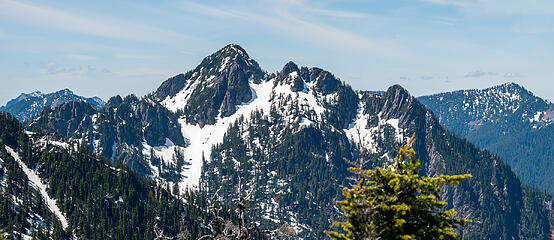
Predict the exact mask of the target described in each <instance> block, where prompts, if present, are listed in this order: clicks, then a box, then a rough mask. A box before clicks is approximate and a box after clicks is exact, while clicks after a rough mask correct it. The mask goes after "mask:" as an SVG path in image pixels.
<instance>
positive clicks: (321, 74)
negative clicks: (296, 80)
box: [310, 68, 340, 95]
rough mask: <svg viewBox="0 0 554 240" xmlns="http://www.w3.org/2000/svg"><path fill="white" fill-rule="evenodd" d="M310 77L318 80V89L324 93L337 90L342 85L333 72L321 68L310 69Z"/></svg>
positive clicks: (312, 79)
mask: <svg viewBox="0 0 554 240" xmlns="http://www.w3.org/2000/svg"><path fill="white" fill-rule="evenodd" d="M310 79H311V81H316V90H317V91H318V92H320V93H322V94H323V95H327V94H330V93H333V92H335V91H336V90H337V89H338V87H339V86H340V81H339V80H338V79H337V78H335V76H333V74H332V73H330V72H327V71H325V70H323V69H321V68H312V69H310Z"/></svg>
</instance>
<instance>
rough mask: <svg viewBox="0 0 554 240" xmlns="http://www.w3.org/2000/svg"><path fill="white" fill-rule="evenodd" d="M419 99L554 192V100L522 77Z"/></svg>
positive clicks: (529, 179) (462, 133) (519, 172)
mask: <svg viewBox="0 0 554 240" xmlns="http://www.w3.org/2000/svg"><path fill="white" fill-rule="evenodd" d="M418 100H419V101H421V102H422V103H423V104H425V106H427V107H428V108H430V109H431V110H433V112H434V113H435V114H436V116H437V118H438V119H439V122H440V123H441V125H443V126H444V127H446V128H447V129H449V130H451V131H453V132H454V133H456V134H458V135H460V136H463V137H465V138H467V139H468V140H469V141H471V142H473V143H475V144H477V145H478V146H480V147H482V148H486V149H489V150H491V151H492V152H494V153H496V154H498V155H499V156H501V157H502V158H503V159H505V160H506V161H507V162H508V163H509V164H510V165H511V166H512V169H513V170H514V171H515V172H516V173H517V175H518V176H519V177H520V178H521V179H522V180H523V181H524V182H526V183H530V184H533V185H536V186H538V187H540V188H542V189H546V190H548V191H550V192H554V104H552V103H550V102H548V101H545V100H544V99H541V98H539V97H537V96H535V95H533V93H531V92H529V91H528V90H526V89H525V88H523V87H522V86H520V85H518V84H516V83H506V84H502V85H499V86H494V87H491V88H487V89H482V90H460V91H454V92H448V93H439V94H434V95H430V96H422V97H419V98H418Z"/></svg>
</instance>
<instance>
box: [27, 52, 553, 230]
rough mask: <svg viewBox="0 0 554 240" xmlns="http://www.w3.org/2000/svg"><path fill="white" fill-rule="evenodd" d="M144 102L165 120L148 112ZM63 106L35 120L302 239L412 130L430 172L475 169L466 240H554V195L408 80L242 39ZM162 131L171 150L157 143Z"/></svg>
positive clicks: (465, 213)
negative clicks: (124, 92) (270, 64)
mask: <svg viewBox="0 0 554 240" xmlns="http://www.w3.org/2000/svg"><path fill="white" fill-rule="evenodd" d="M141 104H144V105H145V106H148V107H147V109H151V110H153V111H152V112H154V113H157V114H154V115H147V114H145V113H144V111H141V107H140V106H141ZM78 105H79V104H73V105H72V104H68V105H67V107H68V108H69V109H71V108H77V107H78ZM85 108H86V107H84V109H85ZM62 109H63V108H56V109H51V111H52V112H49V113H47V111H44V112H43V113H44V114H41V115H40V116H38V117H37V118H35V119H33V121H31V122H30V123H29V125H28V126H27V128H28V129H29V130H30V129H33V128H37V129H47V130H44V131H45V132H51V133H54V135H55V133H58V134H59V136H58V137H59V138H58V139H59V140H61V139H63V140H64V141H68V142H72V141H79V139H89V140H86V141H84V142H85V143H87V144H83V145H87V146H88V149H90V151H92V152H94V153H95V154H96V155H102V156H105V157H107V158H109V159H111V161H113V162H123V163H126V164H127V165H130V166H131V167H132V169H136V170H139V172H140V173H141V174H143V175H146V176H149V177H150V178H153V179H157V180H160V181H158V183H159V184H162V185H163V186H165V187H164V188H165V189H171V190H172V191H171V192H173V193H175V192H179V191H180V192H181V193H183V192H185V190H186V189H187V188H192V189H195V191H199V192H200V193H202V194H204V195H205V196H207V197H208V198H209V199H211V200H210V201H211V203H214V202H216V203H219V204H222V205H224V206H230V207H231V208H236V209H242V208H244V209H246V210H247V211H246V212H245V215H246V218H247V219H249V220H250V221H251V222H250V224H252V225H253V226H256V228H259V229H277V228H279V227H281V226H283V224H287V225H289V226H291V227H292V228H293V229H294V231H295V233H296V234H297V237H298V238H301V239H323V238H325V237H326V235H325V234H324V232H323V230H327V229H329V226H330V225H331V222H333V221H341V220H342V218H343V217H344V216H343V215H342V214H341V212H340V209H338V208H337V207H336V205H335V201H337V200H342V192H341V191H342V189H343V187H349V186H351V185H353V184H354V183H353V181H352V180H351V178H352V177H353V174H352V173H351V172H349V171H348V167H349V166H351V165H352V164H355V163H360V166H361V167H363V168H375V167H377V166H381V167H385V166H388V165H390V164H392V162H393V159H394V157H396V153H397V152H396V151H397V149H399V147H400V146H402V145H404V144H405V143H406V142H407V140H408V137H409V136H411V135H412V134H415V136H416V139H415V143H414V145H413V147H414V149H415V151H416V152H417V158H418V159H420V160H421V164H422V168H421V170H420V174H421V175H424V176H429V177H432V176H438V175H440V174H449V175H456V174H466V173H468V174H471V175H472V176H473V178H471V179H469V180H467V181H464V182H462V183H461V184H460V185H459V186H457V187H448V188H445V189H444V192H443V193H441V195H442V197H443V199H444V200H445V201H446V202H448V206H449V207H452V208H454V209H455V210H456V211H458V212H459V214H460V216H461V217H463V218H467V219H472V220H473V222H472V223H470V224H467V225H466V226H465V227H464V228H462V229H461V232H460V233H461V234H462V235H463V237H464V239H510V238H513V239H546V236H547V234H548V231H549V227H550V225H549V224H550V222H551V220H552V219H551V216H550V215H549V209H551V208H552V196H550V195H549V194H546V193H544V192H541V191H538V190H536V189H534V188H531V187H528V186H526V185H524V184H522V183H521V182H520V181H519V179H518V178H517V177H516V175H515V174H514V173H513V172H512V171H511V169H510V166H508V165H507V164H506V163H504V161H503V160H502V159H501V158H500V157H498V156H497V155H495V154H492V153H490V152H489V151H486V150H481V149H479V148H478V147H476V146H475V145H473V144H471V143H470V142H468V141H466V140H464V139H462V138H460V137H458V136H456V135H455V134H454V133H452V132H449V131H447V130H445V129H444V128H443V127H442V126H441V125H440V124H439V121H438V119H437V118H435V116H434V114H433V112H431V111H430V110H429V109H427V108H426V107H425V106H424V105H423V104H421V103H420V102H419V101H418V100H417V99H416V98H414V97H413V96H411V95H410V94H409V93H408V91H407V90H405V89H404V88H402V87H401V86H399V85H395V86H392V87H390V88H389V89H388V90H387V91H386V92H384V93H383V92H369V91H354V90H353V89H352V88H351V87H350V86H348V85H347V84H345V83H344V82H342V81H341V80H340V79H339V78H337V77H336V76H334V75H333V74H332V73H330V72H328V71H326V70H324V69H321V68H317V67H311V68H308V67H299V66H297V65H296V64H294V63H293V62H289V63H287V64H286V65H285V66H284V67H283V69H282V70H281V71H279V72H278V73H275V74H268V73H266V72H264V71H262V70H261V69H260V67H259V65H258V64H257V63H256V62H255V61H254V60H253V59H251V58H250V57H249V56H248V54H247V53H246V51H244V49H242V48H241V47H240V46H237V45H228V46H226V47H224V48H223V49H221V50H219V51H217V52H216V53H214V54H212V55H210V56H208V57H206V58H205V59H204V60H203V61H202V63H201V64H200V65H199V67H197V68H195V69H193V70H191V71H189V72H187V73H185V74H182V75H181V74H180V75H177V76H175V77H173V78H170V79H168V80H167V81H165V82H163V83H162V85H161V86H160V87H159V88H158V90H157V91H156V92H154V93H153V94H149V95H147V96H145V97H143V98H141V99H138V98H136V97H134V96H128V97H125V98H121V97H115V98H112V99H111V100H110V101H108V104H106V106H105V107H104V108H103V109H100V110H98V111H97V112H90V113H89V112H88V110H82V111H67V112H68V114H63V113H62V111H61V110H62ZM154 109H155V110H154ZM147 112H148V111H147ZM74 113H79V114H76V115H75V116H73V115H71V114H74ZM146 115H147V116H156V117H154V118H148V117H145V116H146ZM62 119H64V120H62ZM67 119H69V120H71V119H74V120H71V121H69V122H75V123H77V122H79V123H81V122H82V123H83V124H75V125H71V126H76V127H72V128H71V129H70V130H64V129H67V128H66V126H63V129H60V127H59V126H60V125H59V124H56V122H63V121H67ZM81 126H85V127H81ZM102 126H104V127H102ZM166 130H167V131H166ZM64 131H65V132H64ZM63 132H64V134H60V133H63ZM149 134H153V136H152V137H150V138H147V137H146V136H148V135H149ZM172 134H173V135H172ZM177 134H179V136H180V137H181V138H182V142H179V141H180V138H179V136H176V135H177ZM141 136H144V137H141ZM112 139H117V140H112ZM163 139H166V143H168V144H165V145H164V146H156V145H155V144H156V143H158V144H159V143H161V142H162V141H159V142H157V141H158V140H163ZM167 139H169V140H170V142H171V143H173V145H172V144H171V143H169V142H168V141H167ZM114 143H115V144H114ZM110 147H112V148H111V149H112V150H111V151H110ZM164 147H166V148H164ZM169 147H171V148H169ZM360 148H362V149H365V150H366V152H367V154H360V153H361V151H359V150H358V149H360ZM113 149H115V151H113ZM168 149H169V151H167V150H168ZM114 153H115V154H114ZM158 153H159V154H158ZM120 156H126V157H124V158H121V157H120ZM153 156H159V157H160V158H159V159H158V158H157V157H153ZM123 159H127V160H123ZM179 159H181V160H179ZM133 162H136V163H140V164H138V165H133V164H132V163H133ZM162 163H163V164H162ZM178 163H182V164H178ZM141 165H142V166H148V167H145V168H144V169H146V170H148V171H146V170H145V171H141V168H140V167H137V166H141ZM176 186H177V187H176ZM173 189H178V190H179V191H173ZM237 199H242V200H240V201H237ZM168 231H169V230H168Z"/></svg>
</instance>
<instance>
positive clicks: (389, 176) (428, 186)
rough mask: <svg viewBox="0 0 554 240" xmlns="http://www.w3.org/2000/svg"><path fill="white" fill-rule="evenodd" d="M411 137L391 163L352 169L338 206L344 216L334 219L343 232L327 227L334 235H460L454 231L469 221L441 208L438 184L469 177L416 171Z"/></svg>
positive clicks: (442, 236) (432, 237) (400, 237)
mask: <svg viewBox="0 0 554 240" xmlns="http://www.w3.org/2000/svg"><path fill="white" fill-rule="evenodd" d="M414 141H415V138H414V137H412V139H411V140H410V142H409V143H408V144H407V145H405V146H404V147H402V148H400V150H399V152H398V156H397V157H396V158H395V162H394V164H393V165H392V166H389V167H387V168H380V167H376V168H375V169H374V170H371V169H370V170H362V169H358V168H351V170H352V171H353V172H354V173H356V174H357V175H358V178H359V179H358V181H357V184H355V185H354V186H353V187H352V188H350V189H349V188H345V189H344V193H343V194H344V196H345V197H346V200H343V201H338V202H337V204H338V205H340V206H341V207H342V210H343V211H344V213H345V214H346V216H347V220H346V222H335V223H334V225H336V226H340V227H342V228H343V229H344V230H345V231H346V232H347V233H338V232H334V231H325V233H326V234H327V235H329V236H330V237H331V238H333V239H340V240H348V239H453V240H454V239H459V238H460V236H459V235H458V234H456V233H454V232H453V231H454V230H455V229H456V228H457V227H459V226H462V225H464V224H465V223H467V222H470V220H466V219H454V218H452V217H453V216H454V215H456V211H454V209H450V210H447V211H442V210H441V209H442V208H444V207H445V206H446V205H447V203H446V202H444V201H441V196H440V192H441V188H442V187H443V186H446V185H449V184H452V185H457V184H458V183H459V182H460V181H462V180H464V179H466V178H469V177H471V175H469V174H465V175H453V176H449V175H440V176H438V177H425V176H420V175H419V170H420V164H419V160H417V159H416V158H415V151H414V150H413V149H412V148H411V145H412V144H413V143H414Z"/></svg>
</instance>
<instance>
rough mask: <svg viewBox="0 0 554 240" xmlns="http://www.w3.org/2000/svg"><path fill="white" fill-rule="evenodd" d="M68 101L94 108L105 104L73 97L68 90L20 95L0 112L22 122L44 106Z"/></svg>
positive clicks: (96, 100)
mask: <svg viewBox="0 0 554 240" xmlns="http://www.w3.org/2000/svg"><path fill="white" fill-rule="evenodd" d="M69 101H85V102H88V103H90V104H92V105H94V106H96V107H102V106H104V104H105V102H104V101H103V100H102V99H100V98H99V97H91V98H86V97H82V96H78V95H75V94H74V93H73V92H72V91H71V90H69V89H63V90H60V91H57V92H53V93H41V92H39V91H36V92H32V93H22V94H21V95H19V96H18V97H17V98H14V99H12V100H10V101H8V103H6V106H2V107H0V111H5V112H9V113H11V114H12V115H14V116H15V117H17V119H19V120H20V121H24V120H28V119H31V118H33V117H34V116H35V115H37V114H38V113H40V111H41V110H42V109H43V108H44V107H45V106H50V107H52V108H55V107H57V106H58V105H60V104H62V103H66V102H69Z"/></svg>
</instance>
